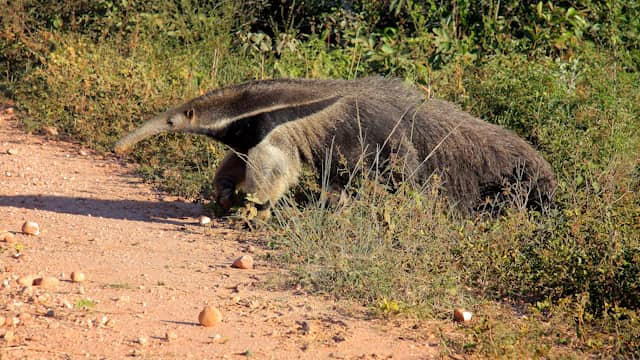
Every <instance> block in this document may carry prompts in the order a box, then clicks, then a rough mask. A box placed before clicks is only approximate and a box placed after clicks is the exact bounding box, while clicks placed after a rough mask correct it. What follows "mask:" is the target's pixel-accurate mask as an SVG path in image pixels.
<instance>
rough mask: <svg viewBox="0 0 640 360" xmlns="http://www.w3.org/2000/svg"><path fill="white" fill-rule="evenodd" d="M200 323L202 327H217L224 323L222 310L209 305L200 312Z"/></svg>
mask: <svg viewBox="0 0 640 360" xmlns="http://www.w3.org/2000/svg"><path fill="white" fill-rule="evenodd" d="M198 321H199V322H200V325H202V326H206V327H211V326H216V325H218V324H219V323H220V322H221V321H222V314H221V313H220V310H218V309H216V308H215V307H213V306H211V305H207V306H205V307H204V309H202V311H200V314H198Z"/></svg>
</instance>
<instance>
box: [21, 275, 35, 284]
mask: <svg viewBox="0 0 640 360" xmlns="http://www.w3.org/2000/svg"><path fill="white" fill-rule="evenodd" d="M34 277H35V276H33V275H25V276H20V277H19V278H18V284H19V285H22V286H29V287H31V286H32V285H33V279H34Z"/></svg>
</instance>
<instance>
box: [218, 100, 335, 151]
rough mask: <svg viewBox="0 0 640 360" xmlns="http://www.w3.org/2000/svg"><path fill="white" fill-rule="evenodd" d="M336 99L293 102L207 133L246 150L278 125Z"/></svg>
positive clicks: (301, 117)
mask: <svg viewBox="0 0 640 360" xmlns="http://www.w3.org/2000/svg"><path fill="white" fill-rule="evenodd" d="M338 100H340V96H333V97H330V98H327V99H323V100H319V101H315V102H309V103H304V104H293V105H290V106H287V107H284V108H277V109H274V110H271V111H264V112H261V113H259V114H254V115H250V116H247V117H241V118H238V119H236V120H235V121H233V122H232V123H231V124H229V125H228V126H227V127H225V128H224V129H222V130H220V131H217V132H215V133H208V134H207V135H209V136H211V137H213V138H215V139H216V140H218V141H220V142H222V143H224V144H225V145H227V146H229V147H231V148H232V149H234V150H236V151H240V152H246V151H248V150H249V149H251V148H252V147H254V146H256V145H258V144H259V143H260V142H261V141H262V140H263V139H264V138H265V137H266V136H267V135H269V133H270V132H271V131H272V130H273V129H275V128H276V127H278V126H279V125H282V124H284V123H287V122H290V121H296V120H300V119H303V118H305V117H307V116H310V115H313V114H315V113H318V112H320V111H322V110H324V109H326V108H328V107H329V106H331V105H333V104H335V103H336V102H337V101H338Z"/></svg>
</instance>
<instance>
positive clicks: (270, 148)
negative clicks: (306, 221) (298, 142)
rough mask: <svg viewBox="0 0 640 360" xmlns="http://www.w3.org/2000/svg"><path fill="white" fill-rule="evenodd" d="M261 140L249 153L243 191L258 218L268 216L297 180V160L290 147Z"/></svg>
mask: <svg viewBox="0 0 640 360" xmlns="http://www.w3.org/2000/svg"><path fill="white" fill-rule="evenodd" d="M277 144H278V145H273V144H272V142H271V141H264V142H262V143H260V144H258V145H257V146H255V147H254V148H252V149H251V150H249V153H248V163H247V172H246V177H245V183H244V190H245V191H246V193H247V198H248V199H249V200H250V201H251V202H253V203H255V204H256V207H257V208H258V210H259V215H260V216H261V217H268V216H269V215H270V210H269V208H270V207H271V206H272V205H273V204H275V203H276V202H277V201H278V200H279V199H280V198H281V197H282V196H283V195H284V194H285V193H286V192H287V190H289V188H290V187H291V185H294V184H295V183H296V182H297V181H298V176H299V175H300V168H301V165H300V159H299V157H298V154H297V152H296V151H295V150H294V149H295V148H294V147H293V146H290V145H289V144H288V142H286V141H278V142H277Z"/></svg>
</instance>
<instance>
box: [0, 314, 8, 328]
mask: <svg viewBox="0 0 640 360" xmlns="http://www.w3.org/2000/svg"><path fill="white" fill-rule="evenodd" d="M6 321H7V318H6V317H4V316H1V315H0V327H3V326H4V324H5V322H6Z"/></svg>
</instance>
